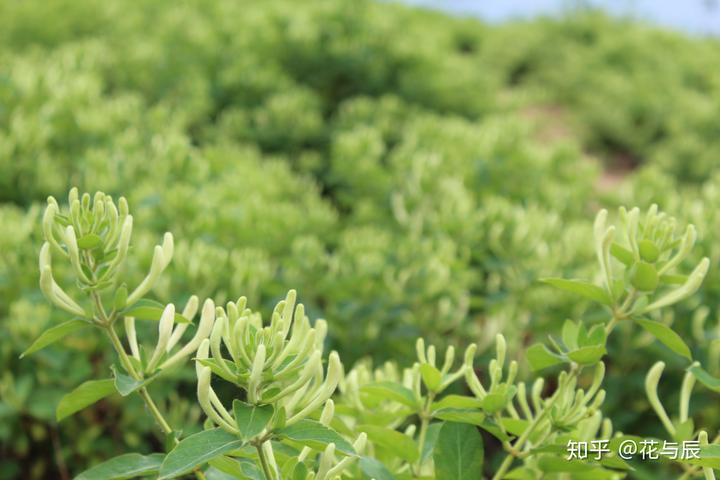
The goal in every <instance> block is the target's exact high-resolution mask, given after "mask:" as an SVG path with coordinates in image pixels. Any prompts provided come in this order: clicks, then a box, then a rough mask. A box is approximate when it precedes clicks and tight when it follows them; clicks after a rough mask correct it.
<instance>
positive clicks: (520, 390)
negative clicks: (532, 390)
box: [517, 382, 535, 420]
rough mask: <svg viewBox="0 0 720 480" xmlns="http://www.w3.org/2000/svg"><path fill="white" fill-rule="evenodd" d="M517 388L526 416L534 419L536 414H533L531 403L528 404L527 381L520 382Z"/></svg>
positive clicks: (521, 406) (519, 401)
mask: <svg viewBox="0 0 720 480" xmlns="http://www.w3.org/2000/svg"><path fill="white" fill-rule="evenodd" d="M517 389H518V392H517V399H518V403H519V404H520V409H521V410H522V413H523V415H525V418H527V419H528V420H533V419H534V418H535V415H534V414H533V412H532V410H530V405H529V404H528V399H527V388H526V387H525V382H520V383H518V384H517Z"/></svg>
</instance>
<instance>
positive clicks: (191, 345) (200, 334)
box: [160, 298, 215, 369]
mask: <svg viewBox="0 0 720 480" xmlns="http://www.w3.org/2000/svg"><path fill="white" fill-rule="evenodd" d="M214 323H215V304H214V303H213V301H212V300H211V299H209V298H208V299H207V300H205V303H204V304H203V309H202V313H201V315H200V323H199V324H198V327H197V330H196V331H195V335H194V336H193V338H192V340H190V341H189V342H188V343H186V344H185V346H183V347H182V348H181V349H180V350H178V351H177V352H176V353H175V354H174V355H172V356H171V357H170V358H169V359H167V360H166V361H165V362H163V364H162V365H161V366H160V368H161V369H166V368H170V367H171V366H173V365H175V364H176V363H178V362H180V361H182V360H184V359H185V358H186V357H187V356H188V355H190V354H192V353H193V352H194V351H195V349H196V348H198V347H199V346H200V345H201V342H203V340H205V339H207V338H208V336H209V335H210V332H211V331H212V329H213V324H214ZM208 348H209V344H208ZM198 352H199V350H198Z"/></svg>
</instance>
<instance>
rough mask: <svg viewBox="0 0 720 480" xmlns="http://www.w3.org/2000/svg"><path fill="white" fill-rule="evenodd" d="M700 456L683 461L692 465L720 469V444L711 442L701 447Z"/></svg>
mask: <svg viewBox="0 0 720 480" xmlns="http://www.w3.org/2000/svg"><path fill="white" fill-rule="evenodd" d="M699 456H700V458H691V459H686V460H683V461H682V463H689V464H690V465H698V466H701V467H708V468H713V469H720V445H717V444H711V445H703V446H702V447H700V454H699Z"/></svg>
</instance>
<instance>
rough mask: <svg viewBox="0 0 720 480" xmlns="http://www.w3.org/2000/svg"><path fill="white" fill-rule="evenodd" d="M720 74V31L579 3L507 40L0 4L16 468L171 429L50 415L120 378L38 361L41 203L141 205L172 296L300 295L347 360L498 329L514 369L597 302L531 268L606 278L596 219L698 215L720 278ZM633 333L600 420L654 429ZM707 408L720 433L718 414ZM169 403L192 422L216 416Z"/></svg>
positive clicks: (314, 6)
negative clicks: (626, 213)
mask: <svg viewBox="0 0 720 480" xmlns="http://www.w3.org/2000/svg"><path fill="white" fill-rule="evenodd" d="M718 64H720V43H719V42H718V41H717V40H710V39H699V38H688V37H685V36H682V35H680V34H676V33H671V32H667V31H663V30H659V29H656V28H650V27H648V26H644V25H639V24H634V23H628V22H627V21H623V20H616V19H611V18H608V17H605V16H603V15H602V14H599V13H594V12H584V11H579V12H573V13H570V14H568V15H567V16H565V17H563V18H560V19H553V20H549V19H540V20H533V21H525V22H511V23H507V24H502V25H493V26H491V25H486V24H483V23H482V22H479V21H476V20H467V19H459V18H451V17H448V16H445V15H442V14H439V13H431V12H427V11H422V10H416V9H410V8H406V7H401V6H397V5H393V4H387V3H375V2H368V1H352V2H350V1H347V2H346V1H338V2H323V1H319V0H318V1H314V0H312V1H306V2H303V3H302V5H299V4H297V3H295V2H288V1H278V0H273V1H269V2H246V1H241V2H237V1H230V0H227V1H226V0H220V1H216V2H208V1H201V0H186V1H183V2H180V3H177V2H168V1H153V2H150V1H138V2H135V3H134V4H133V7H132V8H128V6H127V4H126V3H124V2H119V1H116V0H111V1H107V2H94V1H91V0H73V1H65V0H58V1H53V2H50V3H48V2H37V1H22V2H21V1H15V0H4V1H1V2H0V201H2V203H0V225H1V226H2V229H1V230H0V252H1V253H0V335H1V336H2V338H3V341H2V342H0V365H1V367H0V457H1V458H2V459H3V461H2V462H0V463H1V465H0V478H20V477H22V478H57V477H60V478H62V477H64V476H67V475H68V472H76V471H78V470H82V469H83V468H85V467H87V466H88V465H90V464H91V463H92V462H94V461H95V460H97V459H103V458H107V457H109V456H112V455H114V454H118V453H121V452H123V451H127V450H129V449H134V450H143V449H147V450H148V451H151V446H152V442H154V441H155V440H154V437H153V436H152V435H150V434H149V430H148V429H149V425H148V422H147V420H146V418H145V417H144V412H143V410H142V408H141V407H140V404H139V402H138V408H136V409H129V410H128V411H129V412H132V413H123V414H122V415H121V413H120V410H119V409H117V408H116V406H115V405H113V402H112V401H110V400H108V401H103V402H101V403H100V404H99V406H98V407H96V408H94V409H92V410H89V411H86V412H83V413H82V414H81V415H79V416H76V417H74V418H72V419H69V420H68V421H67V423H64V424H63V427H62V429H58V427H57V425H56V424H55V422H54V420H53V412H54V408H55V405H56V403H57V401H58V399H59V396H60V394H61V393H60V392H62V391H63V390H68V389H71V388H72V387H74V386H76V385H77V384H78V383H79V382H80V379H83V378H86V377H88V376H90V374H91V372H92V371H93V369H102V368H105V367H106V366H107V358H108V356H109V349H108V345H106V344H104V343H103V341H100V340H97V339H95V338H93V337H88V338H83V337H78V338H76V339H74V340H68V341H67V343H68V344H69V345H70V346H71V348H72V349H73V350H75V351H77V352H83V354H84V355H77V353H75V354H71V352H67V351H63V350H61V349H54V348H49V349H47V350H46V351H42V352H39V353H38V354H37V355H36V356H34V357H33V358H31V359H27V360H24V361H23V362H20V361H18V355H19V353H20V352H22V351H23V350H24V349H25V348H26V347H27V346H28V345H29V344H30V343H31V341H32V340H33V339H34V338H35V337H37V335H38V334H39V333H40V332H41V331H42V329H43V328H45V327H46V326H47V325H52V324H53V323H54V322H55V320H56V319H57V318H61V317H62V316H63V315H64V314H62V313H61V312H57V311H55V310H53V309H51V308H50V307H49V306H48V305H47V304H46V303H45V302H44V301H43V300H42V298H41V294H40V293H39V290H38V287H37V282H38V273H37V260H36V259H37V250H38V248H39V245H40V244H41V240H40V231H39V214H40V209H39V207H38V205H40V204H41V203H43V202H44V199H45V198H46V197H47V195H51V194H52V195H55V196H58V197H63V196H64V195H65V192H66V191H67V190H68V188H69V187H70V186H73V185H77V186H79V187H80V189H81V190H90V191H94V190H96V189H101V190H103V191H105V192H107V193H110V194H113V195H116V196H117V195H120V194H122V195H125V196H127V197H128V200H129V202H130V204H131V206H132V208H133V212H134V215H135V217H136V225H138V226H141V227H140V228H139V229H138V230H137V231H136V241H139V242H140V245H143V244H145V245H146V246H150V245H152V242H155V241H156V239H157V238H159V235H160V234H161V233H162V232H164V231H166V230H171V231H172V232H173V233H174V234H175V238H176V241H177V248H176V256H175V258H176V260H175V261H174V262H173V263H172V265H171V266H170V269H169V274H168V275H166V276H165V280H164V281H163V283H162V284H161V285H160V286H159V287H158V288H156V289H155V292H154V294H155V296H156V297H157V298H158V299H159V300H161V301H163V302H169V301H173V302H177V303H179V304H182V303H184V301H185V300H186V298H185V297H183V295H187V292H194V293H196V294H198V295H199V296H201V297H204V296H208V297H211V298H213V299H214V300H215V301H216V302H224V301H227V300H229V299H230V298H235V297H236V296H237V295H239V294H243V295H246V296H248V298H249V300H250V302H251V303H252V304H254V305H264V306H265V308H266V310H268V311H269V310H270V309H271V308H272V305H274V304H275V302H276V301H277V300H279V299H280V298H281V297H282V296H283V295H284V293H285V291H286V290H287V288H289V287H294V288H297V289H298V291H299V295H300V298H301V299H302V301H303V303H304V304H305V305H306V306H307V307H308V311H309V316H310V317H311V318H317V317H322V318H326V319H327V320H328V321H329V323H330V325H331V328H330V329H329V331H330V334H331V338H330V339H329V342H330V348H334V349H337V350H339V352H340V353H341V355H342V357H343V359H344V360H345V361H346V362H352V361H353V360H357V359H360V358H362V357H365V356H370V357H372V358H373V359H374V360H375V361H376V362H381V361H383V360H385V359H387V358H391V357H393V358H403V357H405V358H408V357H411V356H412V352H413V345H414V339H415V338H416V337H417V336H418V335H424V336H425V337H426V338H427V339H429V340H430V341H433V342H435V343H439V344H441V343H443V342H452V343H454V344H456V345H459V346H462V345H464V344H467V343H468V342H469V341H477V342H479V343H480V344H481V345H486V346H489V345H490V344H491V342H492V339H493V338H494V336H495V333H497V332H498V331H503V332H504V333H505V335H506V337H507V338H508V339H509V342H510V349H509V350H510V352H511V353H512V354H514V355H516V356H517V355H519V352H522V349H521V348H520V347H522V346H523V345H527V344H529V343H531V342H532V341H533V340H542V339H543V338H544V337H545V335H546V333H547V332H548V331H549V329H550V330H558V329H559V327H560V325H562V322H563V321H564V320H565V318H568V317H573V316H576V315H577V314H579V313H581V312H580V311H577V309H578V308H586V307H585V306H583V304H578V303H577V302H576V300H575V299H574V298H572V297H571V296H570V295H565V294H563V293H559V292H556V291H554V290H553V289H551V288H549V287H547V286H543V285H541V284H539V283H537V282H536V280H537V279H538V278H540V277H543V276H548V275H551V274H552V275H559V274H563V276H565V277H584V278H586V277H587V276H588V275H589V274H591V273H592V272H594V271H595V270H594V269H593V265H594V264H593V262H594V259H593V254H592V250H591V244H592V241H591V236H590V235H591V230H590V229H589V228H588V219H589V218H592V215H593V212H594V211H596V210H597V208H598V206H599V205H603V206H608V207H613V206H615V205H618V204H619V203H621V202H624V203H626V204H637V205H639V206H641V207H647V206H649V205H650V203H652V202H656V203H658V204H659V205H660V206H661V208H663V209H664V210H666V211H668V212H669V213H671V214H675V215H676V216H678V217H679V218H686V219H687V220H688V221H692V222H693V223H695V225H696V226H697V227H698V230H699V232H700V235H701V238H700V243H701V247H702V248H700V252H698V257H697V258H694V259H692V260H693V261H695V262H697V260H698V259H699V257H700V255H708V256H710V258H711V261H712V263H713V265H714V266H716V265H718V262H719V261H720V250H719V249H718V246H717V245H718V244H717V242H714V241H713V238H714V237H715V236H716V235H717V232H719V231H720V216H718V213H717V211H718V207H720V190H719V189H720V185H719V183H718V182H720V172H718V169H719V168H718V167H719V166H720V163H719V162H718V155H719V154H720V127H719V125H720V123H718V121H717V111H718V107H720V70H718V69H717V68H714V66H716V65H718ZM681 213H682V215H681ZM143 229H144V230H143ZM138 239H139V240H138ZM137 250H138V252H148V251H151V248H140V247H139V248H138V249H137ZM143 261H144V263H143V264H142V265H137V266H136V267H137V268H136V270H137V271H136V272H134V274H135V275H136V278H137V279H139V278H141V275H142V272H143V271H145V270H146V267H147V265H148V264H149V262H150V258H149V257H148V258H145V259H144V260H143ZM716 271H717V268H716V267H713V268H711V270H710V273H709V276H708V278H707V279H706V282H705V284H704V286H703V288H702V290H701V292H700V293H699V295H698V297H699V298H700V299H701V300H702V301H703V303H704V304H705V305H710V306H711V308H710V309H707V310H703V311H700V312H694V313H693V312H692V310H693V308H692V307H693V301H690V302H684V303H683V304H682V305H681V306H680V307H678V309H676V312H675V317H676V322H675V328H676V329H678V330H680V331H681V332H684V334H685V335H688V336H689V335H691V334H692V335H694V336H695V337H696V338H697V337H702V338H699V340H700V339H702V340H706V339H709V338H713V337H714V336H716V334H714V333H713V330H716V327H715V324H716V323H717V320H716V318H717V312H716V311H715V308H714V306H715V305H716V304H717V303H718V299H719V296H720V277H719V276H718V274H717V273H716ZM588 272H590V273H588ZM58 274H61V272H58ZM586 274H587V275H586ZM699 301H700V300H699V299H696V300H695V302H699ZM578 305H580V307H578ZM587 308H591V307H589V306H588V307H587ZM693 315H694V316H695V317H697V316H698V315H707V318H708V319H709V320H707V323H706V325H707V328H708V329H709V331H707V332H706V331H704V330H703V327H702V326H701V327H700V328H699V331H698V329H697V328H696V329H695V330H694V331H692V328H691V318H692V316H693ZM613 342H614V344H613V345H611V346H610V349H611V350H616V351H617V352H622V355H621V356H620V357H617V356H616V358H621V359H622V361H618V362H616V363H613V364H610V365H609V366H608V380H607V381H606V387H607V389H608V391H609V394H608V400H607V401H606V407H605V409H606V414H607V415H608V416H610V417H611V418H613V420H614V422H615V424H616V428H618V429H620V430H632V431H634V432H645V433H646V434H648V435H652V434H654V433H657V431H659V430H660V426H659V425H656V424H657V422H655V421H652V422H648V421H647V418H649V417H648V416H647V415H648V414H647V405H646V402H645V400H644V398H643V396H642V395H641V394H640V391H641V385H642V382H643V378H644V373H645V371H646V369H647V367H649V365H648V364H647V350H648V349H655V350H658V351H657V352H654V355H656V356H660V357H661V358H663V355H665V354H666V351H665V350H662V349H661V347H659V346H657V345H651V339H649V338H648V337H645V336H643V335H639V334H637V332H633V333H632V334H628V335H616V336H615V337H614V340H613ZM666 356H667V363H668V364H669V369H668V372H666V375H673V371H672V367H673V365H677V360H676V359H674V357H672V356H671V355H666ZM88 360H89V361H88ZM518 360H519V361H520V364H521V368H527V367H526V365H525V362H524V361H523V359H522V358H518ZM708 367H709V369H710V370H711V371H712V370H713V369H714V370H715V373H717V369H718V368H719V367H720V365H709V366H708ZM630 372H635V373H630ZM480 374H481V376H482V374H483V373H482V372H480ZM681 374H682V369H681V368H680V367H679V366H678V368H677V371H676V372H675V373H674V375H675V376H676V378H677V379H678V380H677V381H678V382H679V378H680V375H681ZM665 383H666V387H669V388H671V391H670V392H668V395H669V396H670V397H672V395H673V391H672V387H671V386H672V383H673V381H672V380H668V381H666V382H665ZM160 388H165V389H167V391H168V392H172V391H174V392H177V393H175V395H178V396H180V394H181V393H182V392H185V393H189V394H190V395H192V391H193V388H194V381H193V379H192V378H176V379H172V380H168V381H165V382H164V383H163V386H162V387H160ZM697 398H699V399H700V400H699V401H698V404H697V407H698V408H700V409H701V414H700V416H701V418H702V419H703V420H704V421H705V426H706V428H707V429H710V430H711V429H713V428H717V427H718V425H719V424H720V422H719V421H718V418H720V417H718V413H720V412H718V408H717V405H716V403H717V402H715V404H713V403H712V397H710V396H708V397H707V398H705V397H702V396H698V397H697ZM173 406H174V407H173V408H174V410H173V411H172V412H171V414H172V416H173V417H174V418H175V420H176V423H184V424H187V425H192V424H194V423H195V424H196V423H197V419H199V418H200V412H199V409H198V408H197V407H195V406H194V405H191V404H184V403H182V402H173ZM126 412H127V411H126ZM108 432H110V434H109V435H108ZM489 461H490V463H492V459H489ZM638 475H640V476H641V475H644V472H643V471H642V470H640V471H639V473H638ZM654 475H655V478H657V473H654ZM668 475H671V474H668ZM638 478H642V477H638ZM667 478H672V477H671V476H668V477H667Z"/></svg>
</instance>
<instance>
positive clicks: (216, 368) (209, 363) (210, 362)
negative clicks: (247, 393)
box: [195, 358, 238, 383]
mask: <svg viewBox="0 0 720 480" xmlns="http://www.w3.org/2000/svg"><path fill="white" fill-rule="evenodd" d="M195 361H196V362H200V363H201V364H202V365H203V366H205V367H209V368H210V370H212V372H213V373H214V374H215V375H217V376H218V377H220V378H222V379H224V380H227V381H228V382H231V383H236V382H237V380H238V379H237V377H232V376H230V374H228V373H227V372H226V371H225V369H224V368H222V367H221V366H220V364H219V363H218V359H216V358H198V359H196V360H195ZM219 361H222V362H223V363H225V365H226V366H227V367H228V368H229V369H230V372H233V371H235V370H236V369H237V367H236V366H235V362H231V361H230V360H225V359H224V358H221V359H220V360H219Z"/></svg>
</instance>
